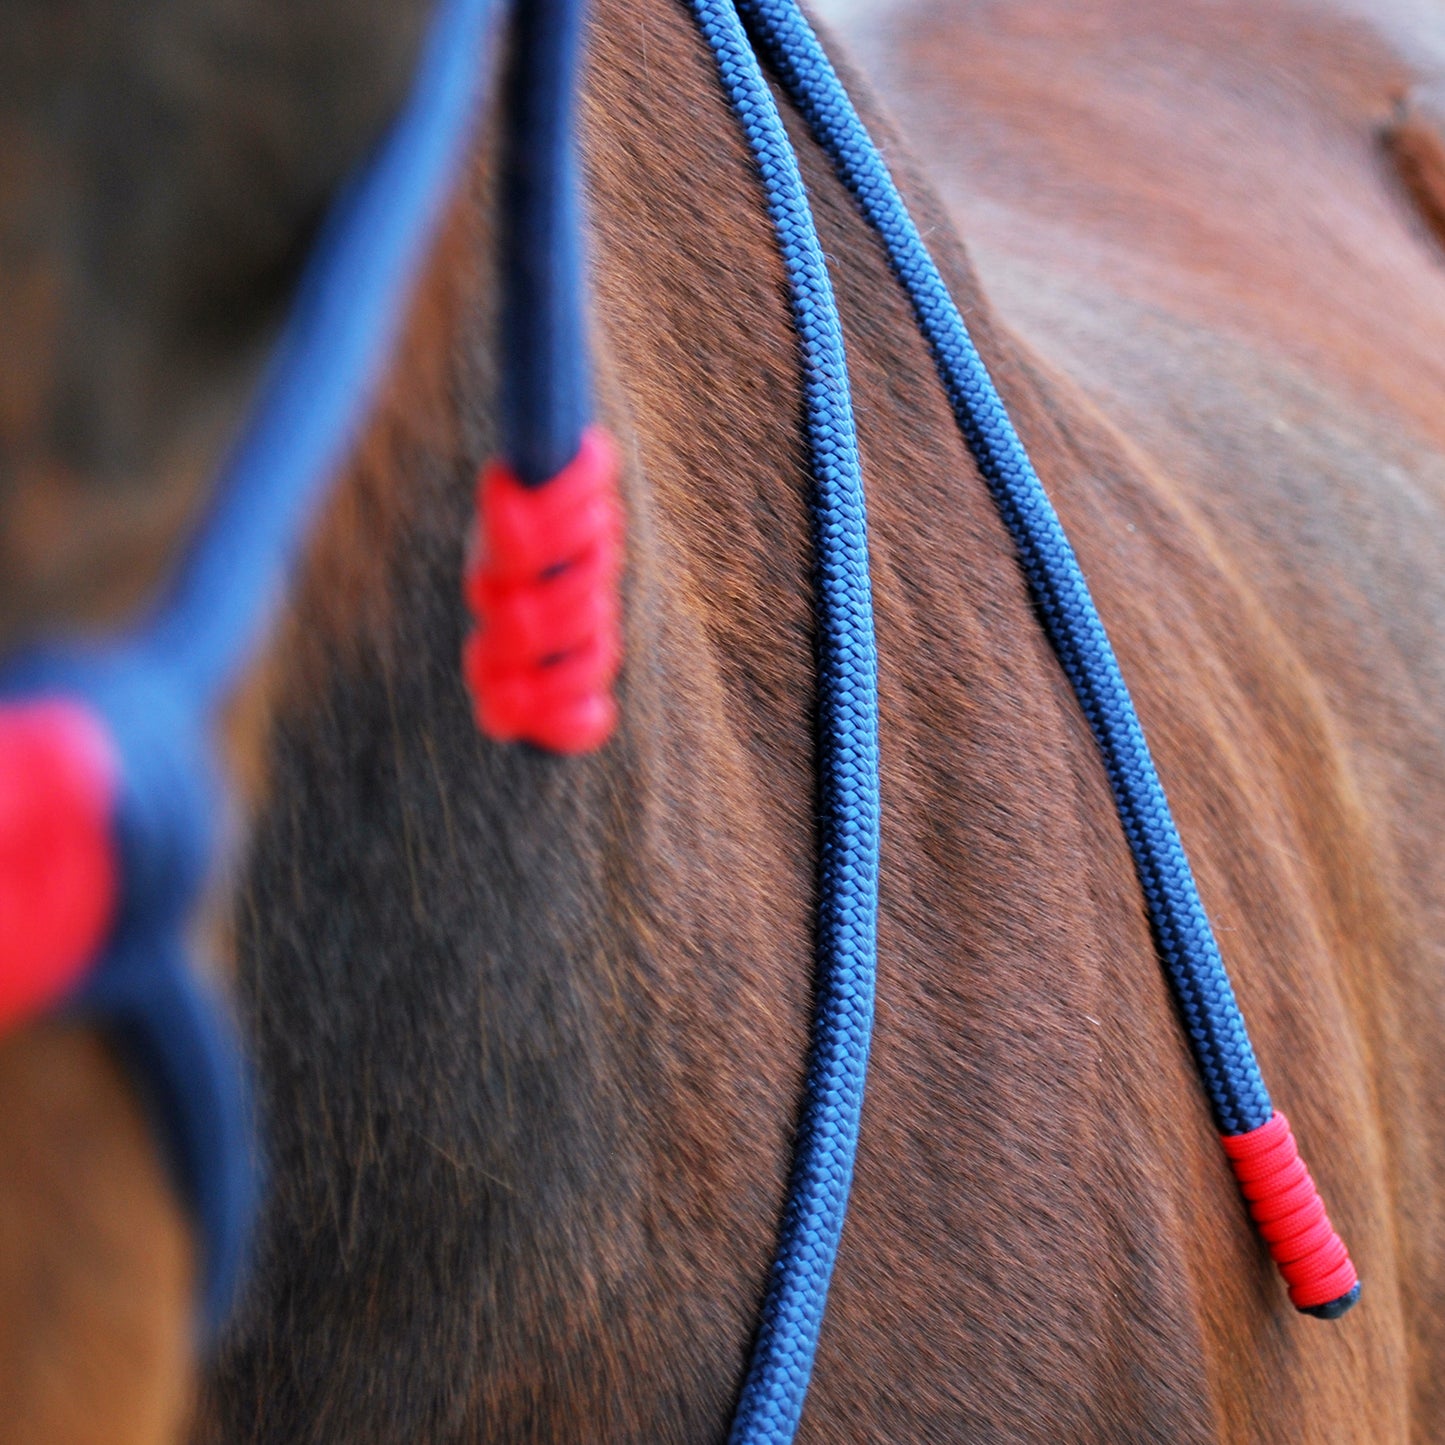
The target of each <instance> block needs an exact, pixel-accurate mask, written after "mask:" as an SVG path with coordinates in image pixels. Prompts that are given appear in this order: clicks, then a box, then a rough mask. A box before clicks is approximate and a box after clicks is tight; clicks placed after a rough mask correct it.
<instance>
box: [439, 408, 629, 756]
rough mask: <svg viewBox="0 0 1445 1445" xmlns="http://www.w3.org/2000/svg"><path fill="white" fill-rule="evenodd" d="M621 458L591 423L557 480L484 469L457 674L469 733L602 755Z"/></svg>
mask: <svg viewBox="0 0 1445 1445" xmlns="http://www.w3.org/2000/svg"><path fill="white" fill-rule="evenodd" d="M617 476H618V462H617V451H616V448H615V447H614V446H613V444H612V442H611V440H610V439H609V437H608V436H607V434H606V432H604V431H602V430H601V429H600V428H598V427H589V428H588V429H587V430H586V432H584V433H583V436H582V443H581V446H580V447H579V448H578V451H577V455H576V456H575V457H574V458H573V459H572V461H570V462H569V463H568V464H567V465H566V466H565V467H564V468H563V469H562V470H561V471H560V472H559V473H558V474H557V475H556V476H555V477H553V478H551V479H550V480H548V481H546V482H544V483H542V485H540V486H536V487H524V486H523V485H522V484H521V482H520V481H518V480H517V477H516V475H515V474H514V473H513V472H512V471H511V469H510V468H509V467H507V466H506V465H505V464H504V463H502V462H492V463H490V464H489V465H487V466H486V467H485V468H483V470H482V475H481V480H480V482H479V483H478V486H477V523H478V536H477V541H476V547H475V549H474V555H473V561H472V563H471V565H470V566H469V568H468V570H467V578H466V597H467V603H468V606H469V607H470V608H471V611H472V613H473V615H474V616H475V617H476V619H477V624H478V625H477V629H476V631H475V632H473V633H472V635H471V636H470V637H469V638H468V639H467V642H466V646H465V648H464V650H463V653H462V670H463V673H464V675H465V677H466V680H467V686H468V688H469V689H470V691H471V694H472V703H473V710H474V712H475V714H476V720H477V726H478V728H480V729H481V731H482V732H483V733H484V734H485V735H486V736H487V737H489V738H491V739H493V740H494V741H496V742H514V741H522V742H529V743H533V744H535V745H536V746H537V747H540V748H546V749H548V750H549V751H550V752H555V753H585V752H592V751H594V750H595V749H597V748H600V747H601V746H602V744H603V743H605V742H606V741H607V739H608V738H609V737H611V735H612V731H613V729H614V727H615V726H616V724H617V704H616V702H615V701H614V700H613V697H612V682H613V679H614V678H615V677H616V676H617V670H618V668H619V666H620V665H621V661H622V638H621V622H620V607H619V603H618V597H617V580H618V576H619V574H620V572H621V566H622V507H621V503H620V502H619V500H618V493H617Z"/></svg>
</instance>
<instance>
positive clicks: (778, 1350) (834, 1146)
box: [691, 0, 879, 1445]
mask: <svg viewBox="0 0 1445 1445" xmlns="http://www.w3.org/2000/svg"><path fill="white" fill-rule="evenodd" d="M691 3H692V8H693V11H694V13H695V14H696V16H697V19H698V24H699V25H700V27H701V28H702V31H703V33H704V35H705V36H706V37H707V40H708V43H709V44H710V45H711V46H712V49H713V52H714V54H715V55H716V56H717V62H718V70H719V73H720V75H721V77H722V83H723V87H724V89H725V90H726V91H727V93H728V96H729V98H730V99H731V101H732V104H733V107H734V109H735V110H736V111H737V114H738V118H739V120H740V121H741V123H742V128H743V130H744V132H745V133H746V135H747V139H748V144H749V145H750V146H751V147H752V150H753V154H754V156H755V157H756V160H757V164H758V169H759V171H760V172H761V175H762V180H763V186H764V189H765V191H766V193H767V204H768V210H769V212H770V214H771V216H772V219H773V223H774V225H775V227H776V228H777V233H778V242H779V246H780V248H781V250H782V255H783V262H784V265H785V267H786V270H787V274H788V282H789V286H790V288H791V291H792V305H793V315H794V319H795V322H796V325H797V329H798V340H799V349H800V352H801V359H802V369H803V389H804V395H805V398H806V402H807V425H808V442H809V447H810V449H811V454H812V467H813V488H814V489H813V496H812V500H811V510H812V524H813V542H814V550H815V561H814V568H815V577H816V588H817V604H816V605H817V626H818V638H817V666H818V704H819V708H818V711H819V716H818V790H819V800H818V801H819V814H820V820H819V831H820V838H819V864H818V867H819V916H818V936H817V977H816V982H815V994H814V1016H813V1038H812V1045H811V1051H810V1055H809V1063H808V1073H807V1079H806V1084H805V1090H804V1098H803V1105H802V1117H801V1121H800V1123H799V1128H798V1135H797V1141H796V1145H795V1153H794V1158H793V1170H792V1177H791V1180H790V1184H789V1189H788V1197H787V1201H786V1203H785V1205H784V1214H783V1221H782V1227H781V1230H780V1235H779V1241H778V1249H777V1254H776V1256H775V1258H774V1262H773V1267H772V1272H771V1274H770V1276H769V1279H768V1285H767V1293H766V1296H765V1298H764V1301H763V1309H762V1318H761V1321H760V1324H759V1327H758V1334H757V1338H756V1341H755V1343H754V1346H753V1354H752V1359H751V1362H750V1364H749V1367H748V1373H747V1378H746V1380H745V1382H744V1384H743V1389H742V1395H741V1398H740V1400H739V1403H738V1408H737V1414H736V1416H735V1418H734V1420H733V1427H732V1436H731V1439H732V1442H733V1445H762V1442H772V1441H786V1440H791V1439H792V1438H793V1433H794V1431H795V1430H796V1429H797V1424H798V1420H799V1418H800V1417H801V1415H802V1410H803V1400H804V1397H805V1395H806V1393H807V1388H808V1379H809V1376H810V1375H811V1373H812V1368H813V1357H814V1354H815V1352H816V1350H817V1343H818V1333H819V1330H820V1329H821V1328H822V1323H823V1312H824V1307H825V1305H826V1303H827V1297H828V1284H829V1281H830V1279H831V1278H832V1273H833V1263H834V1260H835V1259H836V1257H837V1253H838V1241H839V1239H840V1238H841V1236H842V1232H843V1217H844V1214H845V1213H846V1211H847V1207H848V1191H849V1186H850V1185H851V1183H852V1177H853V1161H854V1156H855V1154H856V1152H857V1147H858V1129H859V1121H860V1117H861V1114H862V1108H863V1086H864V1081H865V1077H866V1074H867V1068H868V1044H869V1038H870V1035H871V1032H872V1024H873V995H874V981H875V975H876V971H877V920H878V826H879V824H878V812H879V794H878V678H877V673H878V663H877V654H876V650H875V646H874V638H873V598H872V590H871V586H870V583H869V577H868V524H867V516H866V513H865V510H864V499H863V478H862V472H861V468H860V466H859V461H858V444H857V435H856V432H855V429H854V425H853V404H852V394H851V389H850V387H849V383H848V371H847V360H846V357H845V355H844V351H843V331H842V326H841V324H840V322H839V318H838V308H837V305H836V303H835V302H834V299H833V289H832V285H831V283H830V281H829V279H828V270H827V266H826V264H825V263H824V260H823V252H822V248H821V247H820V246H819V244H818V237H817V233H816V231H815V230H814V227H813V217H812V212H811V210H810V208H809V205H808V198H807V194H806V192H805V191H804V189H803V180H802V176H801V175H800V174H799V172H798V164H797V158H796V157H795V156H794V154H793V148H792V145H791V144H790V143H789V141H788V137H787V132H786V131H785V130H784V129H783V122H782V118H781V117H780V116H779V114H778V111H777V106H776V105H775V104H774V101H773V97H772V94H771V92H770V91H769V90H768V87H767V84H766V82H765V81H764V80H763V76H762V72H761V71H760V70H759V68H758V63H757V60H756V58H755V57H754V55H753V52H752V47H751V46H750V45H749V44H748V41H747V37H746V35H745V34H744V33H743V29H742V26H741V24H740V23H739V21H738V17H737V14H736V12H735V11H734V9H733V7H732V4H731V3H730V0H691Z"/></svg>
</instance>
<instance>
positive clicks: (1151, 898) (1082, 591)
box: [738, 0, 1273, 1134]
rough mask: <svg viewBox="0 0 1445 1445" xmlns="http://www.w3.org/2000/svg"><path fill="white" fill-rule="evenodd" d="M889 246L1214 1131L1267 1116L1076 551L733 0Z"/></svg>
mask: <svg viewBox="0 0 1445 1445" xmlns="http://www.w3.org/2000/svg"><path fill="white" fill-rule="evenodd" d="M738 4H739V10H740V12H741V14H742V16H743V19H744V21H745V22H746V24H747V26H748V28H749V31H750V34H751V35H752V37H753V39H754V41H755V42H756V43H757V45H758V47H759V49H760V51H762V53H763V54H764V55H765V57H766V58H767V59H768V61H769V62H770V63H771V64H772V65H773V66H774V67H775V68H776V70H777V72H778V75H779V78H780V79H781V81H782V83H783V85H784V87H785V89H786V90H787V92H788V95H789V97H790V98H791V99H792V101H793V103H794V104H795V105H797V107H798V109H799V110H800V111H801V112H802V114H803V115H804V117H805V118H806V120H807V122H808V124H809V126H810V127H811V129H812V131H813V134H814V136H815V137H816V139H817V140H818V143H819V144H820V145H821V146H822V147H823V149H824V150H825V151H826V152H827V154H828V156H829V158H830V159H831V160H832V162H833V165H834V167H835V168H836V170H837V173H838V175H839V177H840V178H841V179H842V181H843V182H844V184H845V185H846V186H847V187H848V189H849V190H850V191H851V192H852V193H853V196H854V198H855V199H856V201H857V203H858V206H859V208H860V209H861V210H862V212H863V214H864V216H865V217H866V218H867V219H868V221H869V222H870V223H871V224H872V225H873V227H874V229H875V230H876V231H877V233H878V235H879V237H880V239H881V240H882V241H883V244H884V246H885V248H886V249H887V252H888V257H889V261H890V263H891V265H892V267H893V270H894V272H895V274H896V275H897V277H898V279H899V281H900V282H901V283H902V285H903V287H904V289H905V290H906V292H907V294H908V297H909V300H910V301H911V303H912V305H913V310H914V314H915V316H916V317H917V320H918V324H919V326H920V328H921V329H922V331H923V333H924V335H925V337H926V338H927V340H928V344H929V346H930V347H931V348H932V351H933V356H934V360H935V362H936V363H937V366H938V371H939V375H940V377H941V378H942V381H943V385H944V388H945V390H946V391H947V394H948V398H949V401H950V403H951V404H952V407H953V411H954V415H955V416H956V417H957V420H958V424H959V427H960V428H961V430H962V432H963V434H964V436H965V438H966V439H967V441H968V444H969V446H970V448H971V449H972V451H973V454H974V457H975V458H976V460H977V462H978V465H979V469H980V470H981V471H982V473H983V476H984V480H985V481H986V482H987V484H988V487H989V489H990V491H991V492H992V493H993V497H994V500H995V502H996V503H997V505H998V507H999V510H1000V512H1001V513H1002V515H1003V519H1004V522H1005V523H1006V524H1007V526H1008V528H1009V530H1010V532H1012V534H1013V537H1014V541H1015V543H1016V545H1017V547H1018V551H1019V556H1020V559H1021V561H1022V565H1023V569H1024V573H1025V575H1026V576H1027V578H1028V582H1029V585H1030V587H1031V588H1032V589H1033V595H1034V599H1035V601H1036V603H1037V605H1038V608H1039V610H1040V612H1041V614H1042V616H1043V621H1044V626H1045V628H1046V630H1047V632H1048V635H1049V638H1050V640H1051V641H1052V643H1053V645H1054V648H1055V650H1056V651H1057V653H1058V656H1059V661H1060V662H1061V663H1062V665H1063V668H1064V671H1065V673H1066V674H1067V675H1068V678H1069V681H1070V682H1071V683H1072V684H1073V686H1074V691H1075V692H1076V693H1077V694H1078V698H1079V703H1080V705H1081V707H1082V708H1083V710H1084V714H1085V716H1086V717H1087V718H1088V721H1089V725H1090V726H1091V727H1092V729H1093V731H1094V736H1095V737H1096V738H1097V740H1098V743H1099V747H1100V749H1101V750H1102V752H1103V755H1104V762H1105V766H1106V768H1107V770H1108V774H1109V781H1110V783H1111V784H1112V786H1113V790H1114V797H1115V799H1116V801H1117V803H1118V808H1119V816H1120V818H1121V820H1122V822H1123V825H1124V833H1125V835H1126V837H1127V838H1128V842H1129V847H1130V848H1131V850H1132V851H1133V854H1134V861H1135V865H1136V867H1137V869H1138V873H1139V878H1140V882H1141V884H1142V886H1143V891H1144V897H1145V901H1146V904H1147V906H1148V910H1149V917H1150V921H1151V923H1152V925H1153V928H1154V934H1155V938H1156V941H1157V944H1158V947H1159V952H1160V955H1161V958H1162V960H1163V963H1164V968H1165V971H1166V973H1167V974H1168V977H1169V981H1170V983H1171V985H1172V987H1173V990H1174V994H1175V997H1176V999H1177V1002H1178V1006H1179V1009H1180V1012H1181V1014H1182V1016H1183V1020H1184V1026H1185V1029H1186V1031H1187V1033H1188V1036H1189V1041H1190V1044H1191V1046H1192V1048H1193V1051H1194V1056H1195V1059H1196V1062H1197V1064H1198V1067H1199V1072H1200V1075H1201V1077H1202V1079H1203V1082H1204V1087H1205V1090H1206V1092H1207V1094H1208V1096H1209V1101H1210V1104H1211V1106H1212V1108H1213V1111H1214V1115H1215V1118H1216V1120H1217V1122H1218V1126H1219V1130H1220V1132H1221V1133H1222V1134H1241V1133H1245V1132H1247V1131H1249V1130H1251V1129H1255V1128H1258V1127H1259V1126H1260V1125H1262V1124H1264V1123H1267V1122H1268V1120H1269V1118H1270V1116H1271V1114H1272V1113H1273V1109H1272V1106H1271V1104H1270V1099H1269V1094H1268V1093H1267V1092H1266V1090H1265V1086H1264V1080H1263V1079H1262V1078H1261V1076H1260V1072H1259V1065H1258V1063H1257V1062H1256V1060H1255V1056H1254V1050H1253V1048H1252V1047H1251V1045H1250V1042H1249V1035H1248V1034H1247V1032H1246V1030H1245V1026H1244V1019H1243V1017H1242V1016H1241V1014H1240V1011H1239V1006H1238V1004H1237V1003H1236V1002H1235V998H1234V990H1233V988H1232V987H1231V985H1230V982H1229V975H1228V974H1227V972H1226V971H1225V968H1224V962H1223V960H1222V959H1221V957H1220V954H1219V947H1218V945H1217V943H1216V942H1215V939H1214V934H1213V931H1212V930H1211V928H1210V926H1209V920H1208V918H1207V917H1206V916H1205V912H1204V905H1203V903H1202V902H1201V901H1200V898H1199V891H1198V888H1197V887H1196V885H1195V882H1194V877H1193V874H1192V873H1191V871H1190V868H1189V861H1188V859H1187V858H1186V857H1185V854H1184V846H1183V844H1182V843H1181V842H1180V838H1179V832H1178V829H1177V828H1176V827H1175V825H1174V819H1173V817H1172V815H1171V814H1170V811H1169V804H1168V802H1167V800H1166V799H1165V796H1164V789H1163V786H1162V785H1161V783H1160V781H1159V776H1158V773H1157V772H1156V771H1155V768H1154V763H1153V759H1152V758H1151V757H1150V755H1149V749H1148V745H1147V744H1146V742H1145V740H1144V731H1143V728H1142V727H1141V726H1140V723H1139V718H1138V715H1137V714H1136V713H1135V711H1134V705H1133V702H1132V701H1131V700H1130V697H1129V692H1128V689H1127V688H1126V687H1125V685H1124V678H1123V675H1122V674H1121V673H1120V671H1119V664H1118V661H1117V660H1116V658H1115V656H1114V651H1113V648H1112V647H1111V646H1110V643H1109V639H1108V637H1107V635H1106V634H1105V632H1104V625H1103V623H1102V622H1101V621H1100V619H1099V614H1098V611H1097V610H1096V609H1095V607H1094V602H1093V599H1092V598H1091V597H1090V595H1089V589H1088V586H1087V585H1086V583H1085V581H1084V575H1083V572H1082V571H1081V570H1080V567H1079V563H1078V560H1077V558H1076V557H1075V556H1074V552H1073V549H1072V547H1071V546H1070V545H1069V541H1068V538H1067V537H1066V536H1065V535H1064V531H1063V527H1062V526H1061V525H1060V523H1059V518H1058V515H1057V514H1056V513H1055V511H1054V508H1053V505H1052V503H1051V502H1050V501H1049V498H1048V495H1047V494H1046V493H1045V491H1044V489H1043V486H1042V484H1041V483H1040V481H1039V479H1038V476H1037V474H1036V473H1035V472H1034V469H1033V466H1032V464H1031V463H1030V461H1029V458H1028V455H1027V453H1026V452H1025V451H1024V448H1023V444H1022V442H1020V440H1019V437H1018V434H1017V433H1016V432H1015V431H1014V428H1013V425H1012V423H1011V422H1010V421H1009V418H1008V414H1007V412H1006V411H1005V410H1004V405H1003V402H1002V400H1001V399H1000V397H999V395H998V392H997V391H996V390H995V388H994V385H993V382H992V380H991V379H990V377H989V375H988V371H987V369H986V368H985V366H984V364H983V361H982V359H981V358H980V356H979V354H978V352H977V350H976V349H975V347H974V345H973V341H972V339H971V338H970V336H969V334H968V330H967V328H966V327H965V325H964V322H963V318H962V316H960V315H959V312H958V308H957V307H956V306H955V305H954V303H953V299H952V298H951V297H950V296H949V294H948V289H947V287H946V286H945V285H944V282H943V278H942V277H941V276H940V275H939V273H938V269H937V267H936V266H935V265H934V263H933V259H932V257H931V256H930V255H929V253H928V249H927V247H926V246H925V245H924V243H923V239H922V237H921V236H920V235H919V233H918V229H917V227H916V226H915V225H914V224H913V220H912V218H911V217H910V216H909V214H908V210H907V207H906V206H905V205H904V203H903V200H902V198H901V197H900V195H899V194H898V190H897V188H896V187H895V185H894V183H893V179H892V177H891V176H890V175H889V173H888V168H887V166H886V165H885V163H884V161H883V159H882V157H881V156H880V155H879V153H878V150H877V148H876V147H875V146H874V144H873V141H872V139H871V138H870V136H869V135H868V132H867V130H866V128H865V127H864V125H863V123H862V121H861V120H860V119H859V117H858V114H857V112H856V111H855V110H854V108H853V104H852V102H851V101H850V100H849V98H848V94H847V92H846V91H845V90H844V88H843V86H842V83H841V82H840V81H839V79H838V77H837V74H836V73H835V72H834V70H833V67H832V65H831V64H830V63H829V61H828V58H827V56H826V55H825V54H824V53H823V49H822V47H821V46H820V45H819V43H818V39H817V36H816V35H815V34H814V33H813V30H812V28H811V27H810V26H809V24H808V22H807V21H806V19H804V17H803V16H802V14H801V13H800V12H799V10H798V8H797V6H796V5H795V4H794V3H793V0H738Z"/></svg>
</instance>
